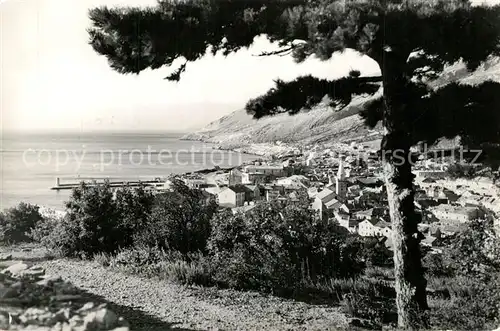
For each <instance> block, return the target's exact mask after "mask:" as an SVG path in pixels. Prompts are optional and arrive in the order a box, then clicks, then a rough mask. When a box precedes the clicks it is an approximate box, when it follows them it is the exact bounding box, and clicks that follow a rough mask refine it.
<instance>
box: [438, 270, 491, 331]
mask: <svg viewBox="0 0 500 331" xmlns="http://www.w3.org/2000/svg"><path fill="white" fill-rule="evenodd" d="M432 285H433V286H434V287H435V288H437V289H439V290H441V291H443V290H446V291H447V292H448V293H449V294H450V296H451V297H450V298H449V299H448V300H443V299H438V300H430V306H431V307H432V309H431V322H432V324H433V326H435V327H439V328H446V329H450V328H451V329H453V330H488V329H490V330H491V329H493V328H494V327H497V326H498V320H499V318H500V316H499V313H500V274H496V275H494V276H493V277H491V279H490V280H489V281H487V282H478V280H477V279H475V278H472V277H465V276H459V277H455V278H445V279H441V280H440V281H439V282H438V283H437V284H436V281H434V284H432ZM439 285H440V286H439Z"/></svg>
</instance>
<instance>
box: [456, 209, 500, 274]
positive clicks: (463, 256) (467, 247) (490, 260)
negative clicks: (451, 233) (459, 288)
mask: <svg viewBox="0 0 500 331" xmlns="http://www.w3.org/2000/svg"><path fill="white" fill-rule="evenodd" d="M499 256H500V240H498V238H497V237H496V234H495V231H494V226H493V219H492V218H489V217H488V218H487V219H485V220H474V221H472V222H470V223H469V225H468V228H467V229H466V230H465V231H464V232H463V233H461V234H460V235H459V236H457V237H456V238H455V240H453V242H452V243H451V249H450V257H451V259H452V260H453V268H454V269H455V272H456V273H457V274H459V275H464V276H468V277H471V276H474V277H477V278H480V279H484V278H486V279H488V278H490V277H491V274H497V273H498V272H500V259H499V258H498V257H499Z"/></svg>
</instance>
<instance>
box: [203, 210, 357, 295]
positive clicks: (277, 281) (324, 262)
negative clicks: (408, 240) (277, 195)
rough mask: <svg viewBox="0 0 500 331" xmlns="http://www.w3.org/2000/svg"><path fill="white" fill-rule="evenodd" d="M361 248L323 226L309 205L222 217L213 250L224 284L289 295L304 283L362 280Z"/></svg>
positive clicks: (218, 277) (334, 229)
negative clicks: (330, 279)
mask: <svg viewBox="0 0 500 331" xmlns="http://www.w3.org/2000/svg"><path fill="white" fill-rule="evenodd" d="M358 244H359V243H357V242H356V240H355V239H353V238H350V237H349V236H348V235H346V234H341V233H339V232H338V228H337V227H336V226H335V225H328V224H325V223H323V222H321V221H319V220H318V219H317V218H316V217H315V215H314V214H313V213H312V211H311V210H309V208H308V205H307V204H306V203H304V204H293V203H284V204H283V203H280V202H270V203H262V204H259V205H257V206H256V207H255V208H254V209H253V210H252V211H251V212H249V213H248V214H237V215H233V214H232V213H231V212H229V211H226V212H223V213H220V214H218V215H217V216H216V217H215V218H214V219H213V222H212V235H211V237H210V240H209V243H208V249H209V252H210V254H211V255H212V256H213V264H214V270H215V277H216V280H217V281H218V282H220V283H222V284H226V285H227V286H230V287H233V288H240V289H253V290H262V291H267V292H274V293H278V292H282V293H281V294H286V293H288V292H290V291H293V290H296V289H297V288H296V285H297V284H299V283H307V282H317V281H320V280H322V279H323V280H326V279H329V278H331V277H355V276H356V275H358V274H359V273H360V272H361V271H362V269H363V266H364V265H363V263H362V262H361V261H360V259H359V256H360V254H359V251H360V245H358Z"/></svg>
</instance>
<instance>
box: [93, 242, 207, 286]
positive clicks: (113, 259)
mask: <svg viewBox="0 0 500 331" xmlns="http://www.w3.org/2000/svg"><path fill="white" fill-rule="evenodd" d="M94 261H95V262H96V263H99V264H101V265H103V266H110V267H113V268H116V269H121V270H122V271H125V272H129V273H133V274H138V275H141V276H145V277H154V278H160V279H168V280H171V281H173V282H175V283H179V284H184V285H204V286H210V285H213V278H212V268H211V266H210V260H209V259H208V258H207V257H205V256H204V255H202V254H200V253H191V254H181V253H179V252H173V251H165V250H164V249H162V248H159V247H148V246H134V247H129V248H126V249H122V250H120V251H119V252H118V253H117V254H116V255H114V256H112V255H109V254H103V253H101V254H96V255H95V256H94Z"/></svg>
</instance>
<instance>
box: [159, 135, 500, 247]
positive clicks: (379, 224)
mask: <svg viewBox="0 0 500 331" xmlns="http://www.w3.org/2000/svg"><path fill="white" fill-rule="evenodd" d="M327 147H328V148H326V147H325V146H322V147H318V146H307V148H305V149H304V150H307V151H309V152H306V153H301V152H300V150H299V149H288V150H287V152H286V153H281V155H278V156H272V157H271V158H266V159H260V160H258V161H255V162H254V163H251V164H243V165H242V166H239V167H235V168H231V169H219V170H216V171H214V172H207V173H204V172H203V171H202V172H198V173H189V174H184V175H180V176H176V177H178V178H180V179H182V180H183V181H184V183H185V184H186V185H187V186H188V187H190V188H193V189H201V190H203V191H204V192H206V193H207V194H211V195H214V196H216V198H217V201H218V203H219V206H220V208H230V209H231V210H232V212H233V213H234V214H236V213H247V212H249V211H251V210H252V209H253V208H255V206H257V205H258V204H259V203H261V202H264V201H272V200H278V201H280V200H281V201H299V199H300V197H307V199H308V200H309V202H310V208H311V209H312V210H314V211H315V212H316V213H317V215H318V216H319V218H320V219H321V220H323V221H325V222H330V223H331V222H333V223H335V224H337V225H338V226H339V227H340V228H343V229H345V230H346V231H348V232H350V233H353V234H358V235H360V236H364V237H377V238H380V240H381V241H382V242H383V243H384V244H385V246H386V247H387V248H388V249H392V230H391V222H390V216H389V207H388V203H387V194H386V190H385V185H384V177H383V173H382V164H381V158H380V155H379V154H378V153H377V151H376V150H374V149H370V148H369V147H368V146H364V145H362V144H360V145H359V146H358V145H356V144H355V143H352V144H350V145H348V144H342V143H336V144H333V145H331V146H327ZM454 163H455V161H454V160H452V159H449V158H448V159H446V158H435V157H434V158H433V157H430V156H425V155H423V154H422V155H420V156H419V157H418V160H417V161H416V162H415V165H414V167H413V173H414V175H415V192H416V193H415V208H416V211H417V213H418V214H419V215H420V216H421V223H420V224H419V230H420V231H421V232H422V233H423V235H424V236H425V238H424V239H423V240H422V245H425V246H427V248H429V249H430V250H432V251H434V252H437V253H439V252H440V249H439V247H440V246H441V245H442V243H443V242H446V238H451V237H453V236H455V235H457V234H459V233H460V231H461V230H463V229H465V228H466V226H467V224H468V223H469V222H470V221H472V220H476V219H484V218H485V217H493V218H494V219H495V220H498V219H499V218H498V215H500V186H499V184H498V182H497V183H495V180H494V179H493V178H491V177H492V176H491V175H490V176H489V177H488V176H481V174H479V175H478V176H477V177H476V178H474V179H473V180H471V179H463V178H454V179H452V178H450V176H449V174H448V172H447V168H448V166H449V165H451V164H454ZM157 188H158V187H157ZM162 190H168V181H167V182H166V184H165V187H160V188H159V191H162ZM496 226H497V227H500V225H499V224H497V225H496Z"/></svg>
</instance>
